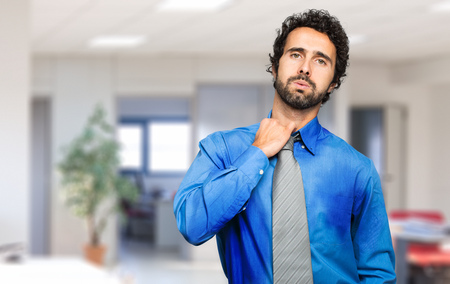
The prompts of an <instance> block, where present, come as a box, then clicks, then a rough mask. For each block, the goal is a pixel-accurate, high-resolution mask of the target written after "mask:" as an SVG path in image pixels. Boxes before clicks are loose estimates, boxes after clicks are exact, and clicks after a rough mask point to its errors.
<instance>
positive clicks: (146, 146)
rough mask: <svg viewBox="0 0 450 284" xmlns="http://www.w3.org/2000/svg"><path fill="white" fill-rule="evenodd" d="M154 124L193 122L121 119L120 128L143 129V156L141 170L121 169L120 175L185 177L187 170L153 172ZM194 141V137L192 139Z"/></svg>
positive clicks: (184, 119)
mask: <svg viewBox="0 0 450 284" xmlns="http://www.w3.org/2000/svg"><path fill="white" fill-rule="evenodd" d="M153 122H187V123H190V122H191V120H190V118H189V117H187V116H168V117H165V116H145V117H144V116H142V117H141V116H140V117H130V116H125V117H122V118H120V119H119V122H118V127H120V126H122V125H135V126H136V125H137V126H139V127H141V129H142V152H141V153H142V156H141V165H142V166H141V168H139V169H123V168H121V167H120V169H119V170H120V173H121V174H123V175H133V174H138V173H142V174H145V175H147V176H151V177H183V176H184V175H185V174H186V171H187V170H180V171H175V170H174V171H156V172H155V171H151V170H150V169H149V166H150V154H151V153H150V148H151V147H150V135H151V133H149V128H150V124H151V123H153ZM190 139H192V136H191V137H190Z"/></svg>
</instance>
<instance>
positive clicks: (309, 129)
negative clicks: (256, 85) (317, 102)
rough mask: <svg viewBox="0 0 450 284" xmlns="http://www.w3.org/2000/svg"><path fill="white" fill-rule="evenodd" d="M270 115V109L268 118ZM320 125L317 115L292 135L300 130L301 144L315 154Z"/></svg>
mask: <svg viewBox="0 0 450 284" xmlns="http://www.w3.org/2000/svg"><path fill="white" fill-rule="evenodd" d="M271 117H272V111H270V113H269V116H268V118H271ZM321 129H322V126H320V124H319V119H318V118H317V116H316V117H315V118H314V119H313V120H311V121H310V122H308V124H306V125H305V126H303V127H302V128H301V129H299V130H298V131H296V132H294V133H293V134H292V135H295V134H296V133H297V132H300V136H301V137H302V140H303V144H304V145H305V147H306V148H307V149H308V151H309V152H310V153H311V154H313V155H315V151H316V143H317V139H318V137H319V134H320V130H321Z"/></svg>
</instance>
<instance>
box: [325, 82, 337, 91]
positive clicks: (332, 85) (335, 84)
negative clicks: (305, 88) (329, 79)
mask: <svg viewBox="0 0 450 284" xmlns="http://www.w3.org/2000/svg"><path fill="white" fill-rule="evenodd" d="M336 86H337V83H331V84H330V87H328V91H327V93H331V92H332V91H333V90H334V88H335V87H336Z"/></svg>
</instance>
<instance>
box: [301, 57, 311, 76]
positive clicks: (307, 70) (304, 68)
mask: <svg viewBox="0 0 450 284" xmlns="http://www.w3.org/2000/svg"><path fill="white" fill-rule="evenodd" d="M298 73H299V74H304V75H306V76H308V77H309V76H311V65H310V61H309V60H304V61H303V62H302V63H301V65H300V67H299V69H298Z"/></svg>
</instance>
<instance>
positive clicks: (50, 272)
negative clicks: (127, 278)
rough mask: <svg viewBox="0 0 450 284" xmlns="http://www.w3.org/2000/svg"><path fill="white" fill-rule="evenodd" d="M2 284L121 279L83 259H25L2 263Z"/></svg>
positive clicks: (115, 282)
mask: <svg viewBox="0 0 450 284" xmlns="http://www.w3.org/2000/svg"><path fill="white" fill-rule="evenodd" d="M0 283H14V284H22V283H23V284H25V283H27V284H34V283H45V284H61V283H64V284H72V283H73V284H80V283H82V284H120V283H123V282H121V281H120V279H119V278H118V277H117V276H116V275H113V274H111V273H109V272H108V271H106V270H103V269H101V268H99V267H96V266H94V265H92V264H89V263H88V262H86V261H84V260H83V259H81V258H61V257H51V258H50V257H49V258H25V259H24V260H23V261H22V262H21V263H17V264H3V263H1V264H0Z"/></svg>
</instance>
